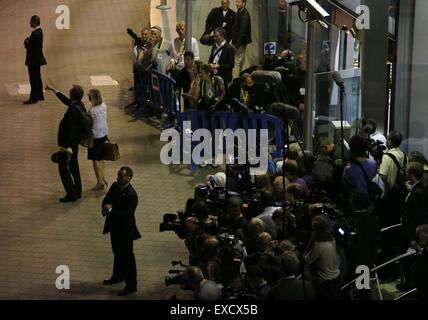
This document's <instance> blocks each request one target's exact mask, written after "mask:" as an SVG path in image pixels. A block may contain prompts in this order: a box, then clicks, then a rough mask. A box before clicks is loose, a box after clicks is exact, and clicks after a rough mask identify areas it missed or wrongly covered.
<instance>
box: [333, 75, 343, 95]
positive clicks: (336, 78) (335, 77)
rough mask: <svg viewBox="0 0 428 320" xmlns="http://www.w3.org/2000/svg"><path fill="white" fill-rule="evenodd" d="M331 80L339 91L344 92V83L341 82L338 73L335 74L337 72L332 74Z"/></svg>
mask: <svg viewBox="0 0 428 320" xmlns="http://www.w3.org/2000/svg"><path fill="white" fill-rule="evenodd" d="M332 78H333V80H334V82H335V83H336V84H337V86H338V87H339V88H340V90H343V91H344V90H345V82H344V81H343V79H342V77H341V76H340V74H339V72H337V71H335V72H333V74H332Z"/></svg>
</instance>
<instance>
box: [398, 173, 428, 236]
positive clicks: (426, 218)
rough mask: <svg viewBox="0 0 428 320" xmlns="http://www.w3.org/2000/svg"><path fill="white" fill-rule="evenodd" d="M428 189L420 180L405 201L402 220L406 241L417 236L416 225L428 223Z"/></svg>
mask: <svg viewBox="0 0 428 320" xmlns="http://www.w3.org/2000/svg"><path fill="white" fill-rule="evenodd" d="M427 195H428V193H427V190H426V189H425V187H424V185H423V183H422V182H421V181H419V182H418V183H417V184H416V185H415V186H414V188H413V189H412V190H411V191H410V194H409V196H408V198H407V200H406V202H405V203H404V208H403V214H402V221H403V231H404V232H405V233H406V234H407V239H406V241H409V242H410V241H411V240H412V239H413V238H414V236H415V230H416V227H417V226H419V225H421V224H424V223H428V199H427Z"/></svg>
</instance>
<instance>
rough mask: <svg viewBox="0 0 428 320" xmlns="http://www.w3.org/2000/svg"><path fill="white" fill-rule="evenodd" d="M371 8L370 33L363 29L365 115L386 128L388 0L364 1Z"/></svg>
mask: <svg viewBox="0 0 428 320" xmlns="http://www.w3.org/2000/svg"><path fill="white" fill-rule="evenodd" d="M361 2H362V4H363V5H366V6H368V7H369V8H370V17H371V19H370V30H362V32H361V35H362V38H361V40H362V41H361V44H362V47H361V70H362V79H361V80H362V81H361V82H362V83H361V86H362V113H363V116H364V117H369V118H373V119H374V120H376V122H377V123H378V126H379V128H380V129H381V130H382V129H383V128H385V120H386V116H387V96H386V94H387V92H386V91H387V59H388V18H389V10H388V9H389V0H376V1H373V0H362V1H361Z"/></svg>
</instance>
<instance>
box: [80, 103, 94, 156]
mask: <svg viewBox="0 0 428 320" xmlns="http://www.w3.org/2000/svg"><path fill="white" fill-rule="evenodd" d="M76 108H77V109H78V110H79V115H80V117H79V132H78V134H77V136H78V139H79V141H80V142H79V143H80V145H82V146H84V147H87V148H90V147H91V146H92V141H93V137H94V134H93V132H92V126H93V124H94V120H93V119H92V116H91V114H90V113H89V112H88V111H86V110H85V111H82V110H81V109H80V108H79V107H78V106H76Z"/></svg>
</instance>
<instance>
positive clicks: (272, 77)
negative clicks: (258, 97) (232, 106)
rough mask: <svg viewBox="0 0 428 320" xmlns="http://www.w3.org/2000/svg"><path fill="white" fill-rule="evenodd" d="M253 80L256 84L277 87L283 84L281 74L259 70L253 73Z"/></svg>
mask: <svg viewBox="0 0 428 320" xmlns="http://www.w3.org/2000/svg"><path fill="white" fill-rule="evenodd" d="M251 78H253V81H254V83H256V84H269V85H276V84H278V83H281V80H282V79H281V73H279V72H278V71H266V70H262V71H260V70H258V71H254V72H252V73H251Z"/></svg>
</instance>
